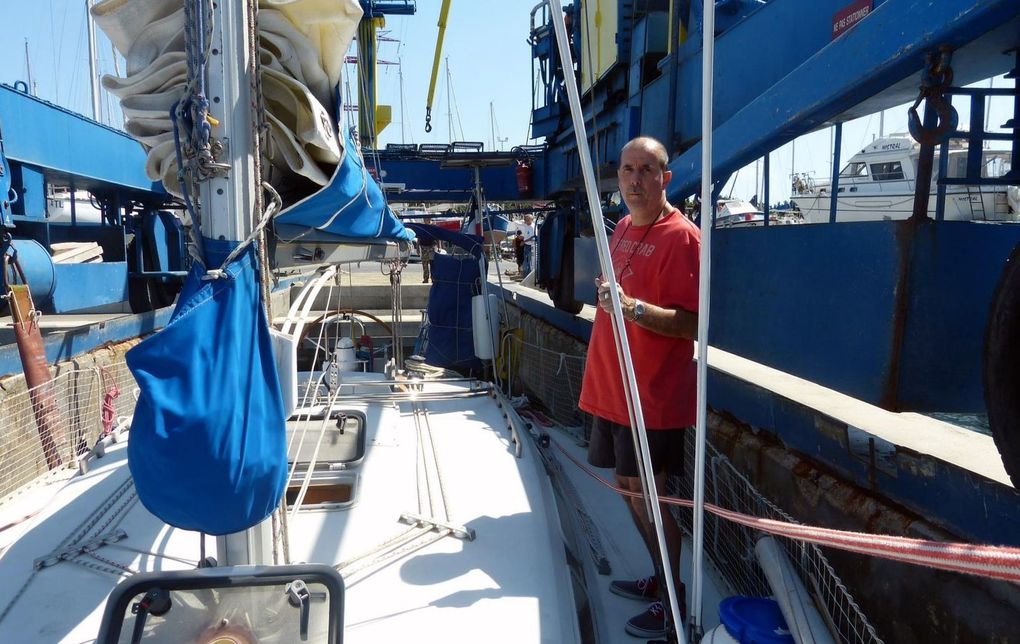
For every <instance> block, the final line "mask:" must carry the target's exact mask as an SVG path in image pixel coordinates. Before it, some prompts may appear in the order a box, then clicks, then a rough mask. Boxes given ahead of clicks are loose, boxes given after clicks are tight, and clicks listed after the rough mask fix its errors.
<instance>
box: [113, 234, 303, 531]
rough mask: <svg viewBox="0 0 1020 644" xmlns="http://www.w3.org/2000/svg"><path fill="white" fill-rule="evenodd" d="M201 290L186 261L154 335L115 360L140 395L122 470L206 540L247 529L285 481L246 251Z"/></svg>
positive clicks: (271, 366) (277, 406)
mask: <svg viewBox="0 0 1020 644" xmlns="http://www.w3.org/2000/svg"><path fill="white" fill-rule="evenodd" d="M226 273H227V277H225V278H223V279H215V280H208V281H203V280H202V276H203V275H204V274H205V269H204V267H202V266H201V265H200V264H198V263H197V262H196V263H195V265H194V266H193V267H192V270H191V273H190V274H189V275H188V279H187V281H186V282H185V284H184V288H183V290H182V291H181V294H180V297H179V299H178V301H177V307H176V308H175V309H174V312H173V315H172V316H171V318H170V322H169V323H168V324H167V326H166V328H165V329H163V330H162V331H160V332H159V333H157V334H156V335H154V336H152V337H150V338H148V339H146V340H145V341H143V342H142V343H141V344H139V345H138V346H136V347H135V348H133V349H131V350H130V351H129V352H128V353H127V364H128V367H129V368H130V369H131V372H132V374H134V377H135V380H136V381H137V382H138V385H139V388H140V389H141V396H140V398H139V399H138V403H137V405H136V407H135V413H134V420H133V421H132V424H131V440H130V441H129V442H128V464H129V466H130V468H131V475H132V476H133V477H134V481H135V488H136V489H137V491H138V498H139V499H140V500H141V501H142V503H143V504H144V505H145V507H146V508H147V509H148V510H149V511H150V512H152V513H153V514H154V515H156V516H157V517H159V518H160V519H162V520H163V521H165V522H166V523H168V524H170V525H173V526H176V527H178V528H183V529H186V530H197V531H201V532H206V533H208V534H215V535H220V534H228V533H232V532H239V531H241V530H245V529H247V528H249V527H251V526H253V525H256V524H257V523H259V522H260V521H262V520H263V519H265V518H266V517H267V516H269V514H270V513H271V512H272V511H273V509H274V508H276V507H277V506H278V504H279V502H280V497H281V495H282V494H283V491H284V487H285V485H286V480H287V446H286V437H285V436H286V434H285V421H286V419H285V418H284V410H283V398H282V395H281V393H280V382H279V377H278V375H277V372H276V365H275V361H274V360H273V351H272V346H271V344H270V336H269V323H268V320H267V319H266V314H265V310H264V308H263V307H262V303H261V296H260V294H259V277H258V275H259V272H258V269H257V262H256V259H255V250H254V246H249V247H248V249H247V250H245V251H244V252H242V253H241V254H240V255H239V256H238V257H237V259H236V260H234V261H233V262H232V263H231V264H230V265H229V266H227V268H226Z"/></svg>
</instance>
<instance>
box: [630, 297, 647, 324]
mask: <svg viewBox="0 0 1020 644" xmlns="http://www.w3.org/2000/svg"><path fill="white" fill-rule="evenodd" d="M644 314H645V303H644V302H642V301H641V300H639V299H636V298H635V300H634V314H633V316H632V317H631V320H633V321H634V322H637V321H638V320H640V319H641V318H642V317H643V316H644Z"/></svg>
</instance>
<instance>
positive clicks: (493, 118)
mask: <svg viewBox="0 0 1020 644" xmlns="http://www.w3.org/2000/svg"><path fill="white" fill-rule="evenodd" d="M489 130H490V131H491V132H492V150H493V151H495V150H496V110H495V109H494V108H493V107H492V101H489Z"/></svg>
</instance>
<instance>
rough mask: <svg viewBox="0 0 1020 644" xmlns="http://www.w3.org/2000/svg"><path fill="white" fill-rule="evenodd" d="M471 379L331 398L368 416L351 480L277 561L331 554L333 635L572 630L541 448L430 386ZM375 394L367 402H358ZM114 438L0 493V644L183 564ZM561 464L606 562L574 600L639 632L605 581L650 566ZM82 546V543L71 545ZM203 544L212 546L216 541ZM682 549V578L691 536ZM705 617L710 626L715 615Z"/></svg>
mask: <svg viewBox="0 0 1020 644" xmlns="http://www.w3.org/2000/svg"><path fill="white" fill-rule="evenodd" d="M469 387H470V385H468V384H466V383H449V384H445V383H444V384H426V385H424V388H423V389H422V390H420V392H419V393H418V394H417V397H418V399H417V400H412V399H411V397H410V395H409V394H408V393H406V392H394V391H393V390H392V388H391V387H382V388H380V387H379V386H378V384H374V385H372V384H366V385H364V386H360V385H359V386H358V387H357V388H356V391H354V392H352V394H353V395H351V396H350V399H349V400H345V401H342V402H340V403H338V405H337V407H339V408H343V409H345V410H350V411H360V412H362V413H364V414H365V417H366V423H365V426H364V427H365V430H364V431H365V437H366V448H365V456H364V459H363V460H362V461H361V462H360V464H352V466H351V467H350V468H349V469H347V470H344V471H343V472H344V474H352V475H355V476H356V477H357V483H356V489H355V498H354V503H352V504H350V505H348V506H346V507H341V508H336V507H333V508H329V509H324V508H318V509H317V508H307V509H302V510H300V511H299V512H298V513H297V515H296V516H295V517H294V518H293V519H292V520H291V521H290V522H289V530H288V531H289V540H290V556H291V561H293V562H312V563H325V564H329V565H336V564H341V572H342V574H343V575H344V578H345V585H346V596H345V601H344V603H345V615H344V621H345V636H344V641H345V642H350V643H358V642H379V641H392V640H394V639H395V638H396V637H398V636H407V635H413V636H415V637H417V638H421V639H422V640H423V641H450V642H466V641H478V640H481V641H487V642H508V643H509V642H513V643H519V642H540V641H541V642H571V641H573V642H576V641H580V640H581V632H580V628H581V627H579V625H578V620H577V616H576V610H575V601H574V592H575V591H574V590H573V587H572V582H571V573H570V569H569V567H568V562H567V555H566V551H565V549H564V545H563V543H564V542H563V531H562V529H561V524H560V516H559V513H558V510H561V509H562V508H559V509H558V508H557V502H558V499H557V498H556V497H555V496H554V494H553V489H552V486H551V485H550V482H549V479H548V478H547V475H546V472H545V469H544V466H543V463H542V460H541V458H539V455H538V454H537V452H536V450H537V449H538V448H537V447H536V446H535V445H534V444H533V443H532V442H531V440H530V438H528V437H527V436H522V444H523V454H522V457H521V458H518V457H517V456H516V455H515V451H516V450H515V447H516V446H515V444H514V443H513V442H512V441H511V438H510V432H509V430H508V429H507V425H506V422H507V421H506V419H505V418H504V417H503V411H502V410H501V409H500V407H499V406H498V405H497V404H496V402H495V400H494V399H493V398H492V397H490V396H488V395H485V394H481V395H475V396H469V397H463V396H459V397H455V398H451V399H442V395H443V394H441V393H437V392H441V391H445V392H447V395H457V393H460V394H464V393H466V392H468V391H469ZM386 392H388V394H387V393H386ZM430 393H432V394H434V395H429V394H430ZM387 396H389V398H390V399H389V400H384V398H387ZM372 397H377V398H379V400H370V401H367V402H366V399H367V398H372ZM355 398H360V399H361V401H360V402H358V401H357V400H355ZM436 398H440V399H436ZM426 399H428V400H426ZM560 442H561V443H564V444H567V445H569V441H566V440H560ZM126 447H127V443H126V442H120V443H116V444H112V445H110V446H109V448H108V450H107V452H106V454H105V455H104V456H103V457H101V458H99V459H97V460H93V461H92V462H91V467H90V468H89V472H88V473H86V474H84V475H78V474H75V475H71V476H70V478H68V476H67V475H66V474H65V475H63V476H54V475H48V477H47V478H45V479H41V480H39V481H37V482H36V483H35V484H33V485H31V486H30V487H28V488H27V489H25V490H24V491H22V492H19V493H18V494H17V495H16V496H15V497H14V498H13V499H8V500H7V501H6V502H4V503H2V504H0V527H3V529H2V530H0V578H2V579H3V580H4V583H3V584H2V585H0V642H69V643H75V644H77V643H80V642H91V641H93V639H94V638H95V637H96V634H97V632H98V630H99V624H100V621H101V617H102V612H103V609H104V606H105V602H106V598H107V596H108V594H109V593H110V591H111V590H112V589H113V587H114V586H115V585H116V583H117V582H118V581H119V580H120V578H121V577H122V576H126V575H127V574H129V573H134V572H142V571H160V570H187V569H192V568H194V567H195V566H196V565H197V563H198V561H199V559H200V541H199V535H198V534H197V533H194V532H190V531H184V530H179V529H175V528H171V527H169V526H167V525H165V524H164V523H162V522H161V521H160V520H158V519H156V518H155V517H154V516H152V515H151V514H150V513H149V512H148V511H147V510H146V509H145V508H144V507H143V505H142V504H141V503H140V502H139V501H138V499H137V497H135V496H134V488H133V486H132V485H131V484H130V475H129V470H128V467H127V449H126ZM568 448H569V449H572V450H574V451H575V452H577V453H578V454H581V453H582V451H583V450H582V448H579V447H577V446H569V447H568ZM433 450H434V454H435V457H434V459H433V458H432V456H431V454H432V453H433ZM564 469H565V470H566V472H567V473H568V476H569V478H570V479H571V481H572V482H573V484H574V486H575V487H576V488H577V490H578V491H579V492H580V495H579V496H580V498H581V499H582V501H583V503H584V505H585V506H586V508H587V510H588V512H589V514H590V515H591V517H592V518H593V520H594V524H595V525H596V526H598V529H599V534H600V538H601V540H602V543H603V544H604V545H605V546H606V553H607V557H608V558H609V559H610V562H611V565H612V567H613V575H612V576H611V577H609V576H607V577H599V578H597V579H596V580H589V581H590V582H591V581H593V582H594V585H589V588H597V591H596V592H595V593H593V596H591V597H590V598H589V600H590V604H591V608H592V610H593V611H594V612H595V614H596V615H595V617H594V619H595V621H596V628H597V630H598V632H599V633H600V635H601V637H602V639H601V641H614V642H615V641H632V640H633V641H636V640H634V638H630V637H629V636H627V635H625V634H624V631H623V625H624V622H625V621H626V620H627V619H628V618H629V617H631V616H633V615H635V614H637V613H639V612H641V611H642V610H643V609H644V606H643V605H642V604H641V603H639V602H633V601H629V600H626V599H623V598H620V597H617V596H616V595H613V594H611V593H610V592H609V590H608V585H609V582H610V580H611V578H637V577H640V576H643V575H645V574H648V573H649V572H650V571H651V562H650V561H649V560H648V556H647V554H646V553H645V549H644V547H643V545H642V544H641V542H640V540H639V539H638V536H637V532H636V530H635V528H634V527H633V525H632V523H631V521H630V518H629V516H627V511H626V509H625V507H624V505H623V502H622V500H621V499H620V498H619V497H618V496H617V495H616V494H615V493H613V492H612V491H610V490H608V489H607V488H605V487H604V486H602V485H601V484H599V483H597V482H596V481H594V480H592V479H591V478H590V477H588V476H587V475H586V474H584V473H583V472H581V471H580V470H577V468H576V467H574V466H573V465H572V464H570V463H567V462H564ZM560 502H561V503H562V501H560ZM444 506H445V512H446V513H448V514H447V515H446V516H443V513H444V511H443V508H444ZM566 512H570V510H566ZM405 513H413V514H418V515H421V516H431V517H433V518H436V519H438V520H440V521H441V522H444V523H448V524H451V525H455V526H464V527H465V528H467V529H469V530H472V531H473V532H474V535H475V539H474V540H473V541H468V540H462V539H458V538H455V537H454V536H452V535H450V534H446V533H440V532H437V531H433V530H429V529H427V528H423V527H418V526H411V525H407V524H405V523H402V522H401V521H400V517H401V515H402V514H405ZM118 530H123V532H124V535H125V536H123V537H122V538H120V539H119V540H116V541H114V542H113V543H107V544H102V543H98V542H97V541H96V540H97V539H102V538H103V537H104V536H106V535H110V534H113V533H116V531H118ZM89 543H92V546H89V548H93V549H92V550H91V551H87V550H88V548H77V549H75V548H74V547H75V546H85V545H86V544H89ZM206 545H207V552H206V554H207V555H212V556H215V555H216V540H215V539H213V538H208V539H207V540H206ZM62 552H63V553H64V554H63V555H61V553H62ZM684 554H685V559H686V560H687V563H685V564H684V574H685V577H688V578H689V574H690V565H689V557H690V547H689V544H687V545H685V552H684ZM43 560H45V561H46V563H47V564H52V565H48V566H47V567H44V568H41V569H38V570H37V569H36V568H35V567H34V562H36V561H43ZM714 588H715V587H714V585H713V584H712V583H709V586H708V591H707V595H706V604H705V605H707V606H715V605H716V604H717V603H718V593H717V592H716V591H715V590H714ZM706 612H707V613H709V614H708V615H706V617H707V618H708V619H709V620H710V624H709V627H711V625H712V624H714V623H715V622H714V620H715V615H714V610H709V611H706ZM158 621H159V620H152V623H153V624H156V623H157V622H158ZM146 628H147V630H148V629H149V628H150V625H147V627H146ZM153 628H155V627H153Z"/></svg>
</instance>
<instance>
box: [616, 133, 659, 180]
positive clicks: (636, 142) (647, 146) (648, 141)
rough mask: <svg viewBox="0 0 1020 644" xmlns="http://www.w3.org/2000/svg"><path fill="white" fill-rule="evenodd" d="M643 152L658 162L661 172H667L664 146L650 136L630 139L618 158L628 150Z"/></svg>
mask: <svg viewBox="0 0 1020 644" xmlns="http://www.w3.org/2000/svg"><path fill="white" fill-rule="evenodd" d="M635 149H636V150H644V151H645V152H648V153H649V154H652V155H653V156H654V157H655V158H656V160H657V161H658V162H659V169H661V170H662V171H663V172H665V171H666V170H669V153H668V152H666V146H664V145H663V144H662V143H661V142H660V141H659V140H658V139H654V138H652V137H650V136H639V137H636V138H633V139H631V140H630V141H628V142H627V145H625V146H623V150H621V151H620V156H623V153H624V152H626V151H628V150H635Z"/></svg>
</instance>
